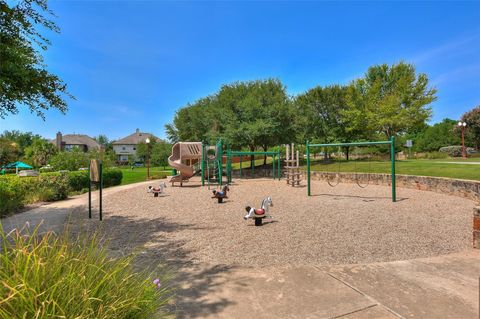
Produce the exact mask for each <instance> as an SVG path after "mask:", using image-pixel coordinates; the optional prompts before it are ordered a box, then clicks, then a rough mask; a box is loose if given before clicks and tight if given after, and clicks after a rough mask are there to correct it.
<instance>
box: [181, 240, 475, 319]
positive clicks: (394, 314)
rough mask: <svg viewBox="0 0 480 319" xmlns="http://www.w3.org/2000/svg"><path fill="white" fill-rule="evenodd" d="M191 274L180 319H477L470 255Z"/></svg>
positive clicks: (471, 252) (184, 289)
mask: <svg viewBox="0 0 480 319" xmlns="http://www.w3.org/2000/svg"><path fill="white" fill-rule="evenodd" d="M191 271H192V272H196V273H197V275H191V276H187V278H188V280H185V281H184V282H183V284H182V285H181V287H180V289H179V292H178V297H179V304H178V307H179V311H178V314H177V316H178V317H179V318H348V319H352V318H359V319H362V318H371V319H379V318H422V319H427V318H432V319H433V318H464V319H467V318H471V319H478V318H479V308H478V307H479V275H480V251H478V250H473V249H472V250H469V251H467V252H463V253H457V254H452V255H446V256H439V257H432V258H423V259H415V260H407V261H396V262H387V263H378V264H368V265H351V266H338V267H298V268H270V269H265V268H263V269H253V268H252V269H238V268H236V269H235V268H234V269H228V270H224V271H222V272H220V273H212V272H207V271H204V270H203V269H201V270H198V269H197V270H191ZM198 274H202V275H201V276H200V275H198ZM207 276H209V277H210V278H206V277H207ZM192 278H197V279H198V280H201V282H200V284H198V285H197V284H195V280H192ZM207 283H208V285H206V284H207ZM195 289H204V290H205V291H207V293H205V292H204V293H203V294H202V292H200V291H199V292H196V291H195Z"/></svg>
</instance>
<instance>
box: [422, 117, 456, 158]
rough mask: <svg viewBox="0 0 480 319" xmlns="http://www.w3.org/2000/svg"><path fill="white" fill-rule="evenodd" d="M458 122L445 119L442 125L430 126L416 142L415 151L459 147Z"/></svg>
mask: <svg viewBox="0 0 480 319" xmlns="http://www.w3.org/2000/svg"><path fill="white" fill-rule="evenodd" d="M456 125H457V121H454V120H451V119H444V120H443V121H442V122H440V123H436V124H434V125H433V126H429V127H428V128H427V129H425V131H423V132H422V133H420V134H419V135H418V136H417V138H416V139H415V141H414V145H413V146H414V150H415V151H419V152H433V151H438V150H439V149H440V148H441V147H444V146H450V145H459V144H460V143H461V140H460V137H459V136H458V135H456V134H455V132H454V131H455V126H456Z"/></svg>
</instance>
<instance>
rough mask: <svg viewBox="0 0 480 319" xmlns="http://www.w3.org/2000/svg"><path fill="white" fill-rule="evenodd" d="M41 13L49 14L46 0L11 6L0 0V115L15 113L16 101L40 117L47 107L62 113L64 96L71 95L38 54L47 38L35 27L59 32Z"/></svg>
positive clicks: (48, 42) (63, 110)
mask: <svg viewBox="0 0 480 319" xmlns="http://www.w3.org/2000/svg"><path fill="white" fill-rule="evenodd" d="M45 14H46V15H47V16H52V15H53V13H52V12H51V11H50V10H49V9H48V6H47V0H27V1H20V2H18V4H16V5H14V6H9V5H8V4H7V2H6V1H5V0H0V21H1V28H0V43H1V45H0V56H1V59H0V70H2V71H1V72H0V118H5V117H6V116H7V115H8V114H15V113H18V106H19V105H25V106H27V107H28V108H29V109H30V111H31V112H34V113H36V114H37V115H38V116H40V117H42V118H44V115H45V114H44V112H45V110H48V109H49V108H55V109H58V110H60V111H61V112H62V113H65V111H66V110H67V102H66V100H65V98H66V97H70V98H73V96H72V95H70V94H69V93H68V91H67V85H66V84H65V83H64V82H63V81H62V80H61V79H60V78H59V77H58V76H57V75H54V74H52V73H50V72H49V71H48V70H47V69H46V65H45V63H44V61H43V58H42V55H41V53H42V51H46V50H47V48H48V46H49V45H50V41H49V40H48V39H47V38H46V37H44V36H43V35H42V34H40V31H39V30H38V29H46V30H50V31H54V32H59V28H58V27H57V25H56V24H55V22H53V21H52V20H50V19H49V18H48V17H46V15H45Z"/></svg>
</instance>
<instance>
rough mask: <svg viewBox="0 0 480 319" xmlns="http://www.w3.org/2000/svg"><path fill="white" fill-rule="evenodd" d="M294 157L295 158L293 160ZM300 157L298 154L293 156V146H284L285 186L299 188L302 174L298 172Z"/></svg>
mask: <svg viewBox="0 0 480 319" xmlns="http://www.w3.org/2000/svg"><path fill="white" fill-rule="evenodd" d="M295 155H297V157H296V158H295ZM299 159H300V157H299V152H298V151H297V153H296V154H295V144H293V143H292V144H291V145H288V144H287V145H286V154H285V169H286V172H285V177H286V179H287V184H288V185H292V186H295V185H297V186H300V182H301V181H302V174H303V173H302V172H301V170H300V160H299Z"/></svg>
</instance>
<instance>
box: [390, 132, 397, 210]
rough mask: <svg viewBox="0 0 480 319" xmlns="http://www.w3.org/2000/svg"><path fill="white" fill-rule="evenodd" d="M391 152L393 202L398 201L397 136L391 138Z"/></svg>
mask: <svg viewBox="0 0 480 319" xmlns="http://www.w3.org/2000/svg"><path fill="white" fill-rule="evenodd" d="M390 143H391V145H390V153H391V158H392V202H396V201H397V189H396V184H397V182H396V177H395V136H392V137H391V138H390Z"/></svg>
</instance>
